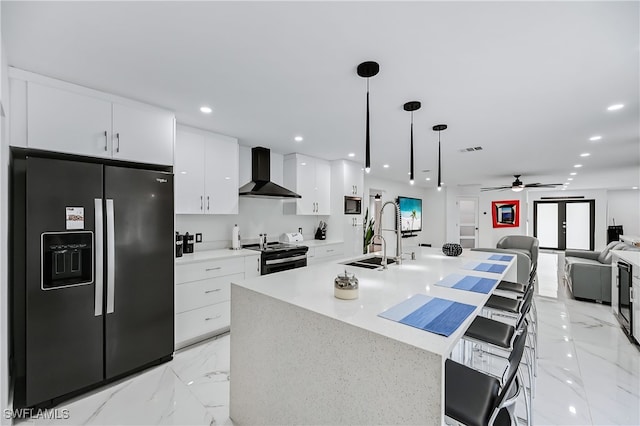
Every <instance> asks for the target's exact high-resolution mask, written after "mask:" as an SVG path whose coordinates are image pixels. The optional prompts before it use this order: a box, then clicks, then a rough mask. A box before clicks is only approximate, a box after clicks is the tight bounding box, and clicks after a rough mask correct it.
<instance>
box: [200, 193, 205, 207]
mask: <svg viewBox="0 0 640 426" xmlns="http://www.w3.org/2000/svg"><path fill="white" fill-rule="evenodd" d="M203 206H204V204H202V195H201V196H200V210H202V208H203Z"/></svg>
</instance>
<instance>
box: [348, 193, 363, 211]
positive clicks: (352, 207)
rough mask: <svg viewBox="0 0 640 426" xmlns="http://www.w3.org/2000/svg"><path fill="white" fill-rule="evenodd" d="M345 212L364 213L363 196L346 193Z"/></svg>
mask: <svg viewBox="0 0 640 426" xmlns="http://www.w3.org/2000/svg"><path fill="white" fill-rule="evenodd" d="M344 214H362V198H361V197H352V196H349V195H345V197H344Z"/></svg>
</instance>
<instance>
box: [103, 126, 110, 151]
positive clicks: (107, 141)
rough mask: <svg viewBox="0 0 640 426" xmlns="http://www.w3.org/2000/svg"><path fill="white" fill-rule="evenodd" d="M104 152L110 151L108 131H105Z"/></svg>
mask: <svg viewBox="0 0 640 426" xmlns="http://www.w3.org/2000/svg"><path fill="white" fill-rule="evenodd" d="M104 150H105V151H108V150H109V138H108V137H107V131H106V130H105V131H104Z"/></svg>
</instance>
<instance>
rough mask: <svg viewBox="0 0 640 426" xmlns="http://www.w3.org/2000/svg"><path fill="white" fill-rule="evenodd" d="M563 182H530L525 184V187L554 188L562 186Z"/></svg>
mask: <svg viewBox="0 0 640 426" xmlns="http://www.w3.org/2000/svg"><path fill="white" fill-rule="evenodd" d="M560 185H562V184H561V183H529V184H527V185H525V188H553V187H554V186H560Z"/></svg>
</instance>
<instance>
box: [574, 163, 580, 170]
mask: <svg viewBox="0 0 640 426" xmlns="http://www.w3.org/2000/svg"><path fill="white" fill-rule="evenodd" d="M573 167H575V168H576V169H577V168H580V167H582V164H574V165H573Z"/></svg>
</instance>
